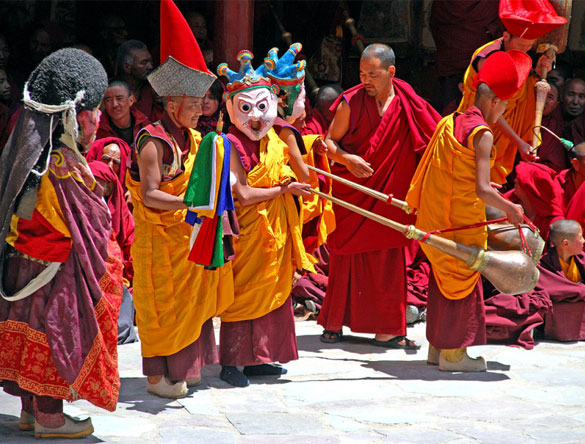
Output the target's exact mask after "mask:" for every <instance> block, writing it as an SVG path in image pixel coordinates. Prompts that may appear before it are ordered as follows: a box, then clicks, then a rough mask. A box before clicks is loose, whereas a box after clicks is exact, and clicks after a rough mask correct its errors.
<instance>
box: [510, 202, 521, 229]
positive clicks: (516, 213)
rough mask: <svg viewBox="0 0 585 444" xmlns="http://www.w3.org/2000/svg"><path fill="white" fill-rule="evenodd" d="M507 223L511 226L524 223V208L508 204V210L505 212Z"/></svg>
mask: <svg viewBox="0 0 585 444" xmlns="http://www.w3.org/2000/svg"><path fill="white" fill-rule="evenodd" d="M506 217H507V218H508V222H510V223H511V224H513V225H520V224H521V223H522V222H524V208H522V206H521V205H517V204H515V203H512V202H510V208H509V209H508V211H506Z"/></svg>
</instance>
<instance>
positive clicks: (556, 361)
mask: <svg viewBox="0 0 585 444" xmlns="http://www.w3.org/2000/svg"><path fill="white" fill-rule="evenodd" d="M296 326H297V336H298V345H299V355H300V359H299V360H298V361H295V362H291V363H288V364H287V365H286V368H287V369H288V374H287V375H284V376H283V377H281V378H280V379H277V378H275V377H263V378H256V379H253V380H252V384H251V385H250V386H249V387H246V388H233V387H231V386H228V385H227V384H226V383H224V382H223V381H221V380H220V379H219V377H218V374H219V366H217V365H215V366H211V367H208V368H206V369H204V372H203V379H202V383H201V385H200V386H198V387H196V388H193V389H191V390H190V391H189V395H188V397H187V398H184V399H180V400H176V401H175V400H165V399H161V398H157V397H155V396H153V395H150V394H148V393H147V392H146V390H145V377H144V376H142V373H141V358H140V344H138V343H136V344H128V345H122V346H119V347H118V350H119V353H120V377H121V381H122V388H121V392H120V399H119V402H118V409H117V410H116V411H115V412H112V413H110V412H106V411H104V410H100V409H98V408H96V407H94V406H92V405H91V404H89V403H87V402H85V401H77V402H75V403H72V404H67V405H66V406H65V411H66V413H69V414H72V415H74V416H79V417H86V416H87V415H90V416H91V417H92V420H93V424H94V428H95V432H94V434H93V435H91V436H90V437H87V438H84V439H81V440H78V441H80V442H84V443H98V442H106V443H123V444H151V443H164V444H167V443H181V444H182V443H204V444H216V443H217V444H232V443H233V444H236V443H241V444H273V443H286V444H300V443H308V444H314V443H315V444H321V443H323V444H336V443H425V444H438V443H450V444H464V443H494V444H497V443H502V444H510V443H514V444H516V443H547V444H549V443H585V342H577V343H568V344H561V343H553V342H541V343H539V344H538V345H537V346H536V348H535V349H533V350H530V351H527V350H523V349H519V348H513V347H505V346H482V347H475V348H473V349H470V354H471V355H478V354H481V355H483V356H484V357H485V358H486V360H487V362H488V371H487V372H486V373H471V374H458V373H444V372H440V371H438V369H437V368H436V367H433V366H428V365H427V364H426V355H427V346H428V343H427V342H426V340H425V338H424V329H425V325H424V324H417V325H415V326H414V327H413V328H410V329H409V337H410V338H411V339H415V340H417V341H419V342H420V343H422V344H423V348H422V350H420V351H418V352H406V351H404V350H389V349H383V348H379V347H376V346H373V345H371V344H370V342H369V335H361V334H353V333H350V332H349V331H346V332H345V336H344V341H343V342H341V343H338V344H323V343H321V342H320V341H319V334H320V333H321V328H320V327H319V326H318V325H316V323H315V322H314V321H305V322H298V323H297V324H296ZM217 333H218V332H217V331H216V334H217ZM19 412H20V402H19V400H18V399H17V398H14V397H11V396H8V395H6V394H4V393H3V392H0V442H1V443H32V442H39V440H36V439H35V438H34V437H33V434H32V432H20V431H18V416H19ZM49 442H53V443H57V442H59V443H60V442H69V443H70V442H72V441H71V440H52V441H49Z"/></svg>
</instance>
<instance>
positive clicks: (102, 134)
mask: <svg viewBox="0 0 585 444" xmlns="http://www.w3.org/2000/svg"><path fill="white" fill-rule="evenodd" d="M130 115H131V116H132V117H131V119H130V123H131V124H133V125H134V126H133V128H132V140H130V141H129V142H128V141H126V143H128V144H129V145H131V144H132V142H133V141H134V139H135V138H136V135H137V134H138V131H140V130H141V129H142V128H144V127H145V126H146V125H149V124H150V123H151V121H150V120H149V119H148V117H147V116H146V115H145V114H143V113H142V112H141V111H139V110H138V109H136V108H130ZM106 137H117V138H120V136H119V135H118V133H116V130H115V127H114V124H113V122H112V120H111V119H110V117H109V116H108V115H107V114H106V113H104V114H102V116H101V118H100V124H99V126H98V129H97V133H96V135H95V138H96V140H97V139H104V138H106Z"/></svg>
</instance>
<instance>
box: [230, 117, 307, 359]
mask: <svg viewBox="0 0 585 444" xmlns="http://www.w3.org/2000/svg"><path fill="white" fill-rule="evenodd" d="M228 138H229V140H230V142H232V149H233V148H234V147H235V148H236V150H237V151H238V154H239V156H240V160H241V162H242V166H243V167H244V170H245V171H246V173H248V172H249V171H250V170H251V169H252V168H254V167H255V166H256V164H257V163H258V162H259V160H260V157H259V156H260V142H259V141H253V140H250V139H249V138H248V137H247V136H246V135H245V134H243V133H242V132H241V131H240V130H238V129H237V128H236V127H235V125H232V126H231V127H230V130H229V134H228ZM298 358H299V355H298V349H297V338H296V333H295V322H294V313H293V307H292V301H291V299H290V297H289V299H288V300H287V301H286V302H285V303H284V304H283V305H281V306H280V307H279V308H277V309H276V310H273V311H271V312H270V313H268V314H265V315H264V316H261V317H259V318H256V319H250V320H245V321H236V322H224V321H222V323H221V327H220V331H219V363H220V364H221V365H223V366H239V365H258V364H269V363H272V362H280V363H283V364H284V363H287V362H289V361H294V360H296V359H298Z"/></svg>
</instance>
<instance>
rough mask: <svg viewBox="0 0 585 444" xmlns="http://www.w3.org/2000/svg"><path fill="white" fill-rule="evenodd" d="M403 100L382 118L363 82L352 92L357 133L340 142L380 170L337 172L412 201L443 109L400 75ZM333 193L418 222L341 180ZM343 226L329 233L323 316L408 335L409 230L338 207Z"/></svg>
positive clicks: (332, 325)
mask: <svg viewBox="0 0 585 444" xmlns="http://www.w3.org/2000/svg"><path fill="white" fill-rule="evenodd" d="M393 84H394V90H395V94H396V95H395V97H394V99H393V100H392V102H391V103H390V105H389V106H388V109H387V110H386V112H385V113H384V115H383V116H382V117H380V116H379V114H378V109H377V106H376V102H375V98H374V97H371V96H368V95H367V94H366V92H365V89H364V87H363V86H362V85H358V86H355V87H353V88H351V89H349V90H347V91H346V92H345V93H344V94H342V95H341V96H340V98H338V99H337V101H336V102H335V103H334V104H333V106H332V110H333V109H337V106H338V105H339V103H340V102H341V100H345V101H346V102H347V103H348V104H349V107H350V113H351V116H350V119H351V122H350V125H349V130H348V132H347V133H346V134H345V136H344V137H343V138H342V139H341V141H340V146H341V148H343V149H344V150H345V151H347V152H348V153H351V154H357V155H359V156H361V157H363V158H364V160H365V161H366V162H369V163H370V164H371V167H372V169H373V170H374V173H373V175H372V176H370V177H368V178H365V179H358V178H356V177H355V176H353V175H352V174H351V173H350V172H349V171H348V170H347V169H346V168H345V167H342V166H341V165H336V166H334V167H333V168H332V172H333V174H336V175H338V176H341V177H344V178H346V179H348V180H351V181H353V182H357V183H359V184H361V185H365V186H366V187H369V188H372V189H375V190H378V191H381V192H383V193H386V194H393V195H394V197H396V198H398V199H404V197H405V196H406V192H407V191H408V186H409V184H410V179H411V178H412V175H413V174H414V171H415V169H416V165H417V161H418V156H419V155H420V154H422V151H423V150H424V149H425V148H426V145H427V143H428V142H429V140H430V138H431V136H432V135H433V132H434V130H435V127H436V125H437V122H438V121H439V119H440V116H439V114H438V113H437V112H436V111H435V110H434V109H433V108H431V106H430V105H429V104H428V103H427V102H425V101H424V100H423V99H422V98H420V97H419V96H418V95H417V94H416V93H415V92H414V90H413V89H412V87H411V86H410V85H408V84H407V83H406V82H404V81H402V80H399V79H396V78H394V79H393ZM333 195H334V196H335V197H338V198H340V199H342V200H344V201H346V202H350V203H352V204H354V205H357V206H358V207H361V208H363V209H366V210H369V211H372V212H374V213H377V214H380V215H382V216H384V217H387V218H390V219H393V220H396V221H398V222H400V223H403V224H412V223H414V216H412V215H407V214H406V213H405V212H404V211H402V210H401V209H398V208H395V207H392V206H390V205H387V204H385V203H383V202H381V201H379V200H376V199H374V198H372V197H369V196H367V195H366V194H364V193H362V192H359V191H355V190H353V189H351V188H349V187H347V186H345V185H342V184H340V183H338V182H335V183H334V185H333ZM334 211H335V220H336V225H337V228H336V230H335V231H334V232H333V233H332V234H331V235H330V236H329V238H328V245H329V248H330V249H331V261H330V265H329V266H330V270H329V273H330V274H329V285H328V288H327V296H326V297H325V301H324V304H323V308H322V310H321V314H320V316H319V319H318V323H319V324H320V325H322V326H323V327H324V328H325V330H329V331H334V332H337V331H340V330H341V328H342V326H344V325H346V326H348V327H349V328H351V330H353V331H355V332H361V333H376V334H390V335H398V336H403V335H404V334H405V333H406V317H405V309H406V271H405V259H404V247H405V246H406V245H408V244H409V243H410V241H408V240H407V239H406V238H405V237H404V236H403V235H402V234H401V233H399V232H397V231H394V230H392V229H391V228H388V227H385V226H382V225H380V224H378V223H377V222H374V221H372V220H369V219H365V218H364V217H362V216H360V215H358V214H356V213H353V212H351V211H349V210H346V209H344V208H341V207H338V206H334Z"/></svg>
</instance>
